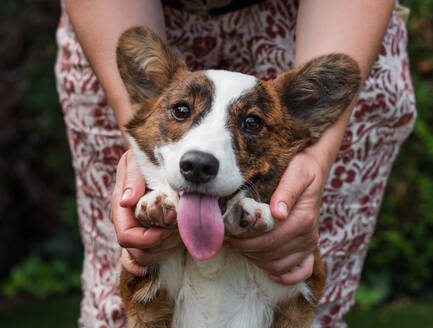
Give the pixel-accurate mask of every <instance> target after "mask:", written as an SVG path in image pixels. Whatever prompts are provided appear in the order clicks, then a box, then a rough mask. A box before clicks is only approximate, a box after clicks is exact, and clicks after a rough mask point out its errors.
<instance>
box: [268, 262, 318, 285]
mask: <svg viewBox="0 0 433 328" xmlns="http://www.w3.org/2000/svg"><path fill="white" fill-rule="evenodd" d="M313 266H314V256H313V254H311V255H309V256H308V257H307V258H306V259H305V260H304V261H302V263H300V264H299V265H298V266H296V267H295V268H293V269H292V270H291V271H290V272H286V273H284V274H281V275H273V274H270V275H269V278H270V279H272V280H274V281H276V282H278V283H280V284H282V285H294V284H297V283H299V282H302V281H305V280H307V279H308V278H309V277H311V275H312V274H313Z"/></svg>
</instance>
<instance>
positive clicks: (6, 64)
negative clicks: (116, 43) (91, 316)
mask: <svg viewBox="0 0 433 328" xmlns="http://www.w3.org/2000/svg"><path fill="white" fill-rule="evenodd" d="M403 3H404V4H406V5H409V6H410V8H411V11H412V12H411V16H410V19H409V24H408V29H409V33H410V43H409V52H410V57H411V68H412V77H413V83H414V87H415V92H416V101H417V108H418V119H417V122H416V125H415V130H414V132H413V133H412V135H411V136H410V138H409V139H408V141H406V143H405V144H404V146H403V149H402V151H401V153H400V154H399V156H398V159H397V161H396V163H395V165H394V169H393V171H392V174H391V178H390V180H389V183H388V187H387V191H386V195H385V198H384V200H383V204H382V209H381V212H380V215H379V220H378V225H377V229H376V233H375V236H374V238H373V240H372V242H371V245H370V251H369V253H368V257H367V261H366V263H365V266H364V273H363V277H362V282H361V285H360V289H359V291H358V294H357V306H358V311H361V312H358V313H372V311H373V312H374V311H377V309H378V308H379V307H381V308H383V309H386V310H383V311H397V312H399V313H406V312H404V311H412V312H411V313H406V314H404V316H405V317H407V316H411V315H417V314H414V312H416V311H417V309H418V311H421V312H422V313H424V312H423V310H420V309H424V307H426V306H427V308H429V307H431V309H433V274H432V271H433V179H432V176H433V129H432V124H433V0H416V1H415V0H413V1H404V2H403ZM59 12H60V8H59V3H58V0H21V1H19V2H18V1H14V0H3V1H2V9H1V11H0V154H1V156H0V313H1V311H5V309H6V310H7V311H8V312H14V311H15V310H14V309H21V308H22V307H23V306H25V304H27V303H29V302H30V304H33V303H31V302H35V301H39V303H44V304H47V306H49V304H54V303H56V302H54V303H53V301H52V299H53V298H54V299H62V300H69V301H68V302H69V303H67V306H71V307H73V308H74V310H73V313H74V315H72V316H71V318H72V319H71V320H75V319H74V318H75V313H76V312H77V311H78V302H79V295H78V294H79V288H80V277H79V275H80V270H81V261H82V256H83V254H82V246H81V242H80V238H79V232H78V226H77V217H76V210H75V200H74V176H73V169H72V167H71V163H70V155H69V148H68V144H67V141H66V136H65V130H64V123H63V116H62V113H61V108H60V105H59V103H58V98H57V93H56V90H55V80H54V72H53V66H54V60H55V55H56V44H55V29H56V25H57V22H58V17H59ZM71 295H72V296H71ZM71 297H72V298H71ZM396 304H397V305H396ZM53 306H54V305H53ZM65 306H66V305H65ZM378 306H379V307H378ZM417 306H418V307H417ZM20 307H21V308H20ZM389 309H391V310H389ZM413 309H415V310H413ZM17 311H18V310H17ZM74 311H75V312H74ZM362 311H364V312H362ZM369 311H370V312H369ZM40 312H41V313H44V312H43V311H42V310H41V311H40ZM421 312H420V313H421ZM431 312H432V311H429V310H426V311H425V313H424V314H419V315H420V316H422V315H424V316H427V317H428V318H431V321H428V322H429V324H426V325H420V326H417V325H416V324H415V325H414V327H433V317H432V314H431ZM381 313H382V312H381ZM392 313H394V312H392ZM428 313H430V316H428V315H429V314H428ZM17 315H18V316H19V315H20V314H19V312H17ZM356 315H357V313H356V312H355V313H354V314H352V316H353V318H352V320H354V321H355V320H357V319H356ZM381 315H382V317H383V316H386V315H385V314H383V313H382V314H381ZM388 316H391V317H395V316H396V315H395V314H393V315H388ZM382 319H383V318H382ZM388 319H389V318H388ZM388 319H387V320H388ZM11 320H12V319H11ZM362 320H365V317H363V319H362ZM377 320H379V319H376V321H375V322H378V321H377ZM385 321H386V320H385ZM11 322H12V321H11ZM418 322H419V321H418ZM364 323H365V322H364ZM74 325H75V324H74ZM74 325H72V326H74ZM58 327H59V326H58Z"/></svg>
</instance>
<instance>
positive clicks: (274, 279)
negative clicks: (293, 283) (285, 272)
mask: <svg viewBox="0 0 433 328" xmlns="http://www.w3.org/2000/svg"><path fill="white" fill-rule="evenodd" d="M269 278H270V279H272V280H273V281H276V282H280V281H281V278H280V277H279V276H275V275H273V274H270V275H269Z"/></svg>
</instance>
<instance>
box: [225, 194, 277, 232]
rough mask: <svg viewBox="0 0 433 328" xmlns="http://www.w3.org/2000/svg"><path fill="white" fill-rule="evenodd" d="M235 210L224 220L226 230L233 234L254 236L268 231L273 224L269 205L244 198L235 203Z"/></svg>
mask: <svg viewBox="0 0 433 328" xmlns="http://www.w3.org/2000/svg"><path fill="white" fill-rule="evenodd" d="M237 207H238V208H237V210H235V211H233V213H234V215H232V216H231V217H230V218H228V220H227V221H226V230H227V232H228V234H230V235H233V236H245V237H247V236H254V235H257V234H260V233H263V232H266V231H269V230H271V229H272V227H273V226H274V219H273V217H272V215H271V211H270V209H269V205H267V204H264V203H259V202H256V201H255V200H253V199H251V198H245V199H243V200H241V201H240V202H239V204H238V205H237Z"/></svg>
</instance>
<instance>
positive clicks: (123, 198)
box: [120, 188, 132, 202]
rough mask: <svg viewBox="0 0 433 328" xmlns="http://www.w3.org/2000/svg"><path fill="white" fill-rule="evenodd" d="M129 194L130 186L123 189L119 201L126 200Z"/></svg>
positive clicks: (130, 191)
mask: <svg viewBox="0 0 433 328" xmlns="http://www.w3.org/2000/svg"><path fill="white" fill-rule="evenodd" d="M131 194H132V189H131V188H126V189H125V190H124V191H123V194H122V198H121V199H120V201H121V202H124V201H127V200H128V199H129V197H131Z"/></svg>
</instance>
